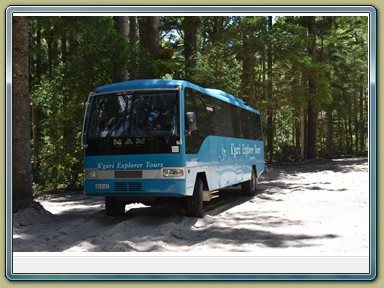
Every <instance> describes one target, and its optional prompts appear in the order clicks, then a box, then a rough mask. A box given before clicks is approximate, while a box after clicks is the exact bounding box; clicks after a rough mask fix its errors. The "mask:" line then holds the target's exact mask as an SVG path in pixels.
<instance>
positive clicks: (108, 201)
mask: <svg viewBox="0 0 384 288" xmlns="http://www.w3.org/2000/svg"><path fill="white" fill-rule="evenodd" d="M105 212H106V214H107V215H108V216H114V217H118V216H122V215H124V212H125V203H124V202H123V201H121V200H120V199H118V198H117V197H111V196H108V197H105Z"/></svg>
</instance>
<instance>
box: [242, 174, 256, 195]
mask: <svg viewBox="0 0 384 288" xmlns="http://www.w3.org/2000/svg"><path fill="white" fill-rule="evenodd" d="M241 190H242V193H243V195H246V196H255V195H256V192H257V176H256V171H255V169H253V168H252V175H251V180H249V181H247V182H244V183H242V184H241Z"/></svg>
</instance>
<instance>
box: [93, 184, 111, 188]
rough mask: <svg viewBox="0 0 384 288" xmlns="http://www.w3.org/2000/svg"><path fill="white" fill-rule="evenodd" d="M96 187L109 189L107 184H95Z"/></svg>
mask: <svg viewBox="0 0 384 288" xmlns="http://www.w3.org/2000/svg"><path fill="white" fill-rule="evenodd" d="M95 188H96V189H109V184H95Z"/></svg>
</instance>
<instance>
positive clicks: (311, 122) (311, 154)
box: [307, 16, 318, 159]
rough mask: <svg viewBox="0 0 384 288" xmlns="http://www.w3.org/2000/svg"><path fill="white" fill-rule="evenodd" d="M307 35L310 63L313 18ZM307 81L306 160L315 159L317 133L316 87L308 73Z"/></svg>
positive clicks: (314, 29) (313, 42) (314, 26)
mask: <svg viewBox="0 0 384 288" xmlns="http://www.w3.org/2000/svg"><path fill="white" fill-rule="evenodd" d="M308 18H309V19H308V34H309V38H310V46H309V49H308V54H309V56H310V57H311V58H312V61H314V62H315V61H316V30H317V28H316V18H315V16H311V17H308ZM308 76H309V79H308V92H309V100H308V144H307V158H308V159H313V158H316V131H317V114H318V108H317V101H316V97H317V95H316V94H317V87H316V80H315V75H314V74H313V73H309V75H308Z"/></svg>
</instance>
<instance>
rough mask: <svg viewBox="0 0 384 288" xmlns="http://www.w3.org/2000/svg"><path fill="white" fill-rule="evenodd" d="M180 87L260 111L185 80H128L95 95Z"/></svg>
mask: <svg viewBox="0 0 384 288" xmlns="http://www.w3.org/2000/svg"><path fill="white" fill-rule="evenodd" d="M179 87H180V88H182V87H189V88H192V89H194V90H197V91H199V92H202V93H205V94H208V95H210V96H212V97H215V98H218V99H220V100H222V101H224V102H228V103H231V104H233V105H235V106H239V107H241V108H244V109H247V110H250V111H252V112H255V113H258V114H260V111H258V110H256V109H254V108H252V107H249V106H247V105H246V104H245V103H244V101H243V100H241V99H239V98H237V97H235V96H233V95H231V94H229V93H226V92H224V91H221V90H218V89H211V88H203V87H200V86H198V85H196V84H193V83H191V82H188V81H185V80H175V79H172V80H168V79H142V80H130V81H125V82H119V83H114V84H109V85H105V86H100V87H98V88H97V89H96V93H108V92H114V91H124V90H139V89H178V88H179Z"/></svg>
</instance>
